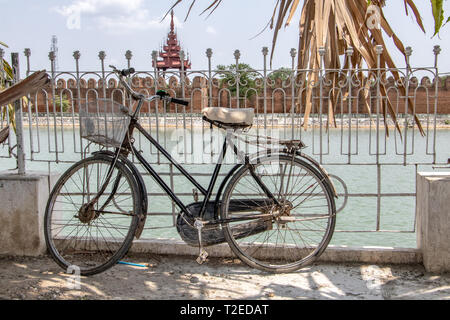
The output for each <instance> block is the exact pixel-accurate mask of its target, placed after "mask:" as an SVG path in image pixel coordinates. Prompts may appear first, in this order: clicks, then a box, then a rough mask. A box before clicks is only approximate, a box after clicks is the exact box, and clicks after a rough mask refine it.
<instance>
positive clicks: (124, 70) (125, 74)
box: [120, 68, 135, 77]
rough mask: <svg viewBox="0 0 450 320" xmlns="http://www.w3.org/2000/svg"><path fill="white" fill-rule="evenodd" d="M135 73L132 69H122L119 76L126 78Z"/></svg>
mask: <svg viewBox="0 0 450 320" xmlns="http://www.w3.org/2000/svg"><path fill="white" fill-rule="evenodd" d="M134 72H135V70H134V68H129V69H123V70H122V71H120V74H121V75H122V76H124V77H128V76H129V75H131V74H133V73H134Z"/></svg>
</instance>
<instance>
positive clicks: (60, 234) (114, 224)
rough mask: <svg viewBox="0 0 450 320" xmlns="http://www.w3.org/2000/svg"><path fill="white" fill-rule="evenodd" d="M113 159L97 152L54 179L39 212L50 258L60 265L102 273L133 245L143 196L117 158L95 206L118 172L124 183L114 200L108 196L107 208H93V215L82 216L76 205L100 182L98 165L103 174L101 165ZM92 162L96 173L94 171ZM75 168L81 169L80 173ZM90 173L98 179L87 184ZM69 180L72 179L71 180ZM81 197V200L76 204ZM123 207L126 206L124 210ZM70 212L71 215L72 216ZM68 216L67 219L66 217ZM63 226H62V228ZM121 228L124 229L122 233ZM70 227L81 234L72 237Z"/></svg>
mask: <svg viewBox="0 0 450 320" xmlns="http://www.w3.org/2000/svg"><path fill="white" fill-rule="evenodd" d="M112 161H113V158H111V157H108V156H105V155H101V154H99V155H94V156H92V157H89V158H86V159H83V160H81V161H79V162H77V163H75V164H74V165H72V166H71V167H70V168H69V169H68V170H67V171H66V172H65V173H64V174H63V175H62V176H61V177H60V178H59V180H58V182H57V183H56V184H55V186H54V188H53V190H52V192H51V194H50V197H49V200H48V202H47V207H46V211H45V216H44V234H45V241H46V244H47V249H48V251H49V253H50V254H51V256H52V258H53V259H54V260H55V262H56V263H57V264H58V265H59V266H61V267H62V268H63V269H65V270H68V268H69V267H71V266H72V269H73V266H76V267H78V268H79V271H80V274H81V275H93V274H97V273H100V272H103V271H105V270H107V269H108V268H110V267H112V266H113V265H115V264H116V263H117V261H118V260H120V259H122V258H123V257H124V256H125V254H126V253H127V252H128V250H129V248H130V247H131V245H132V241H133V237H134V235H135V232H136V228H137V226H138V222H139V217H140V215H141V202H142V201H141V195H140V193H139V192H138V190H139V188H138V185H137V182H136V179H135V177H134V176H133V173H132V172H131V171H130V170H129V169H128V168H127V167H126V166H125V165H124V164H123V163H121V162H120V161H116V163H115V166H114V170H113V173H112V178H111V179H110V181H109V183H108V186H107V189H106V190H105V192H104V194H103V195H102V196H101V197H100V199H99V201H98V202H97V209H99V208H98V207H99V206H100V205H101V204H102V203H101V201H102V200H104V201H105V198H107V197H109V195H111V194H112V191H113V190H110V189H109V188H110V187H111V186H112V185H113V184H114V182H115V180H114V179H115V178H119V174H120V178H119V183H120V182H121V179H124V182H123V183H122V184H121V185H120V186H118V188H117V190H116V193H115V194H114V201H110V202H109V203H108V205H107V206H106V207H105V208H104V209H106V210H110V211H109V212H110V213H103V212H102V213H98V212H96V213H95V216H94V215H93V214H92V215H91V216H89V217H87V218H86V217H83V218H82V214H81V213H80V212H81V211H80V208H81V206H82V205H84V204H86V203H87V202H88V201H89V200H88V199H89V198H90V196H93V195H94V194H96V192H95V189H97V190H98V188H99V187H100V186H101V183H102V182H101V181H100V183H99V178H100V175H101V173H102V171H103V170H102V169H101V167H100V164H102V165H104V166H103V167H104V168H105V171H104V173H105V174H106V168H108V167H109V166H110V165H111V162H112ZM96 164H97V168H96V171H97V174H95V173H94V172H93V171H94V166H95V165H96ZM90 165H92V167H91V169H89V166H90ZM80 170H84V171H82V173H81V176H80ZM89 170H90V171H89ZM99 172H100V174H99ZM75 175H76V178H79V179H80V180H83V181H82V182H81V184H80V185H77V184H76V182H78V181H76V180H74V179H73V178H72V177H74V176H75ZM90 178H92V179H93V180H95V178H96V179H97V181H96V183H95V181H94V183H95V184H93V185H91V186H90V187H89V188H88V187H87V186H89V184H90V181H92V180H91V179H90ZM70 181H72V182H71V184H70V183H69V182H70ZM85 182H86V183H85ZM124 184H126V185H125V186H124ZM85 186H86V187H85ZM92 189H93V190H92ZM127 189H129V191H127ZM62 190H63V191H62ZM86 190H87V191H86ZM122 190H124V192H122ZM80 191H81V192H80ZM108 192H109V194H108ZM102 197H103V198H102ZM118 197H121V198H120V199H119V198H118ZM80 198H81V203H78V201H79V200H80ZM62 200H66V201H62ZM67 200H68V201H67ZM117 202H119V203H121V205H122V207H117V206H115V203H117ZM72 207H73V208H72ZM123 207H126V208H128V209H130V210H128V212H124V211H123ZM112 210H116V211H117V212H115V211H112ZM119 211H120V212H119ZM104 212H107V211H104ZM73 214H75V215H74V216H73V217H71V215H73ZM69 218H70V220H67V219H69ZM89 219H90V220H89ZM119 219H120V220H119ZM88 220H89V221H88ZM64 221H67V224H64ZM64 228H67V229H66V231H64ZM122 230H126V231H123V232H122ZM73 232H75V233H77V235H80V236H81V237H80V236H77V235H73V236H71V234H72V233H73ZM125 232H126V234H125ZM69 237H70V238H69ZM89 237H90V238H89ZM63 245H64V246H63ZM83 245H84V248H83ZM66 251H67V252H66Z"/></svg>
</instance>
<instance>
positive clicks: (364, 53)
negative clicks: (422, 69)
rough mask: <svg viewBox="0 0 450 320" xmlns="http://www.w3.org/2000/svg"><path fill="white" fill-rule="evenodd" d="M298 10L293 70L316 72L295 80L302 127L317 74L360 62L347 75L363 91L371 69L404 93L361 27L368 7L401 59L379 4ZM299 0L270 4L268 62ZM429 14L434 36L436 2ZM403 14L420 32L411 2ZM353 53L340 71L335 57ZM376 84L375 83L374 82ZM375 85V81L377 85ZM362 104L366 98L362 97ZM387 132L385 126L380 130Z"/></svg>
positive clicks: (336, 0) (372, 33)
mask: <svg viewBox="0 0 450 320" xmlns="http://www.w3.org/2000/svg"><path fill="white" fill-rule="evenodd" d="M181 1H182V0H177V1H176V2H175V4H174V5H173V6H172V7H171V8H170V9H169V11H170V10H171V9H172V8H173V7H175V6H176V5H178V4H179V3H180V2H181ZM195 1H196V0H193V1H192V3H191V6H190V8H189V12H190V10H191V8H192V6H193V5H194V3H195ZM221 2H222V0H210V4H209V6H207V8H206V9H204V10H203V12H202V14H203V13H205V12H208V11H209V13H210V14H211V13H212V12H213V11H214V10H216V9H217V7H218V5H219V4H220V3H221ZM302 3H303V5H302V6H301V15H300V21H299V31H300V39H299V44H298V53H299V54H298V61H297V69H299V70H316V71H310V72H306V73H305V72H303V73H301V74H298V75H297V81H298V83H300V84H302V85H303V87H302V88H299V89H298V97H299V101H302V102H304V105H305V110H304V125H305V127H306V125H307V124H308V119H309V117H310V114H311V112H312V108H313V103H312V97H313V90H314V88H313V86H311V85H310V84H311V83H314V82H317V81H318V80H319V74H318V73H319V72H320V69H323V68H325V69H326V70H330V69H331V70H333V69H334V70H341V71H342V72H353V71H351V70H358V69H361V67H362V66H363V63H365V64H366V65H367V68H368V69H369V70H368V72H361V71H360V72H359V73H358V74H352V76H356V77H357V78H358V79H359V80H360V81H361V83H363V84H364V86H365V87H367V88H369V86H368V84H369V82H370V81H373V80H374V79H376V78H377V76H376V75H375V72H376V70H379V69H386V68H389V69H391V73H392V75H393V77H394V79H395V80H397V83H399V84H400V87H399V90H400V93H401V94H404V93H405V92H406V89H405V88H404V87H402V85H401V81H399V80H400V75H399V72H398V71H396V70H395V69H396V66H395V64H394V62H393V60H392V58H391V56H390V54H389V52H388V51H387V50H383V51H382V52H378V53H377V52H376V47H377V46H378V45H381V46H383V47H384V48H386V46H385V42H384V38H383V35H382V32H381V30H380V29H376V28H370V27H369V26H368V25H367V22H368V19H371V18H372V16H371V15H369V14H368V8H369V5H373V6H376V8H377V9H378V11H379V12H380V15H381V19H380V21H379V23H380V26H381V29H382V30H383V31H384V32H385V34H386V35H387V37H388V38H390V39H391V40H392V41H393V43H394V45H395V46H396V48H397V49H398V50H399V51H400V52H401V53H402V54H403V55H404V56H405V59H406V54H405V48H404V45H403V43H402V42H401V41H400V39H399V38H398V37H397V35H396V34H395V33H394V31H393V30H392V28H391V27H390V26H389V23H388V22H387V20H386V18H385V17H384V15H383V7H384V6H385V1H384V0H371V1H368V0H303V1H302ZM300 4H301V2H300V0H278V1H277V2H276V3H275V6H274V10H273V14H272V17H271V19H270V21H269V24H270V28H271V29H273V38H272V51H271V54H270V63H272V59H273V54H274V50H275V44H276V42H277V38H278V32H279V30H280V29H281V27H282V26H283V25H284V26H288V25H289V24H290V23H291V21H292V19H293V17H294V15H295V13H296V12H297V11H298V10H299V8H300ZM431 5H432V9H433V15H434V17H435V34H436V33H437V32H438V31H439V29H440V28H441V26H442V24H443V20H444V16H443V10H442V0H431ZM404 6H405V13H406V15H408V14H409V10H411V11H412V12H413V14H414V17H415V19H416V22H417V24H418V26H419V27H420V29H421V30H422V31H423V32H425V28H424V26H423V22H422V19H421V17H420V12H419V10H418V9H417V7H416V5H415V3H414V1H413V0H404ZM350 47H352V48H353V55H352V56H351V58H350V59H345V63H344V68H342V67H341V63H340V59H339V57H340V55H343V54H345V52H347V49H349V48H350ZM319 48H325V50H326V52H327V53H326V55H325V56H323V57H322V56H320V54H319V52H318V51H319V50H318V49H319ZM338 77H339V73H338V72H335V73H329V74H327V75H326V81H327V83H331V84H332V85H335V84H336V83H337V81H338ZM378 80H380V79H378ZM380 82H381V81H380ZM379 86H380V89H379V92H380V94H381V95H382V99H381V100H382V104H381V106H382V110H378V111H379V112H382V113H383V116H384V117H386V116H387V114H389V115H390V117H391V118H392V120H393V121H394V123H395V125H396V128H397V130H398V131H399V132H400V127H399V125H398V123H397V115H396V112H395V110H394V109H393V106H392V104H391V102H390V101H389V99H388V97H387V96H386V91H387V90H386V88H385V87H384V84H383V83H380V84H379ZM337 97H338V96H337V93H333V94H331V96H330V98H329V101H328V108H327V109H328V117H329V121H333V119H334V112H335V110H334V106H333V104H334V103H336V101H337ZM366 98H367V99H369V98H368V96H367V97H366ZM408 105H409V110H410V112H411V113H413V110H414V107H413V104H412V103H410V101H409V100H408ZM366 108H367V112H368V113H369V114H370V113H371V112H373V110H370V105H369V103H368V102H367V101H366ZM414 119H415V122H416V124H417V126H418V128H419V131H420V132H421V134H424V130H423V128H422V125H421V124H420V121H419V119H418V118H417V116H415V115H414ZM386 129H387V126H386Z"/></svg>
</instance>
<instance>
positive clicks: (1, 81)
mask: <svg viewBox="0 0 450 320" xmlns="http://www.w3.org/2000/svg"><path fill="white" fill-rule="evenodd" d="M0 46H3V47H5V48H8V45H6V44H5V43H3V42H1V41H0ZM0 63H2V66H0V69H1V70H3V71H4V72H0V92H1V91H3V90H5V89H6V87H8V86H9V85H11V84H12V83H13V79H14V74H13V70H12V68H11V66H10V65H9V63H8V62H7V61H6V60H5V59H3V61H0ZM7 115H8V117H9V122H10V124H11V126H12V127H13V129H14V131H15V130H16V122H15V120H14V106H13V105H12V104H8V105H7V106H6V108H4V109H3V110H2V112H1V120H2V121H3V120H4V119H5V118H6V116H7ZM6 130H8V129H6ZM4 137H5V136H4ZM6 137H7V136H6ZM5 139H6V138H5ZM0 142H1V141H0Z"/></svg>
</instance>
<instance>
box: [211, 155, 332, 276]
mask: <svg viewBox="0 0 450 320" xmlns="http://www.w3.org/2000/svg"><path fill="white" fill-rule="evenodd" d="M292 160H293V161H292ZM254 163H255V164H254V167H255V172H256V173H257V174H258V176H259V177H260V178H261V180H263V182H264V184H266V186H267V187H269V190H271V192H272V193H273V194H274V195H275V197H276V198H277V200H278V201H279V202H280V203H283V204H284V205H285V207H286V208H290V207H289V206H292V209H289V217H290V218H289V217H288V213H284V214H280V213H279V212H281V211H282V210H279V212H278V213H277V215H278V216H277V218H276V219H278V220H275V218H274V217H275V216H276V215H275V214H273V213H271V216H270V219H269V218H267V219H266V218H264V219H259V220H257V221H256V222H257V223H255V221H254V220H253V221H246V222H237V223H234V224H232V223H224V224H223V225H222V229H223V231H224V235H225V238H226V240H227V242H228V244H229V246H230V248H231V250H232V251H233V252H234V254H235V255H236V256H237V257H239V258H240V259H241V260H242V261H243V262H245V263H246V264H247V265H249V266H251V267H253V268H257V269H260V270H263V271H268V272H274V273H282V272H292V271H295V270H298V269H300V268H302V267H305V266H307V265H310V264H311V263H313V262H314V261H315V260H316V259H317V258H318V257H319V256H320V255H321V254H322V252H323V251H324V250H325V249H326V247H327V246H328V244H329V242H330V240H331V238H332V235H333V232H334V227H335V222H336V218H335V214H336V206H335V202H334V196H333V192H332V187H331V186H330V185H329V182H328V181H327V180H326V179H325V173H322V172H320V171H319V170H317V169H316V168H314V167H313V166H311V165H310V164H309V163H307V162H306V161H304V160H302V159H301V158H298V157H296V158H293V157H292V155H288V154H279V155H276V156H274V155H272V156H261V157H259V158H257V159H256V161H254ZM277 163H278V164H277ZM280 163H285V169H284V170H285V171H286V169H287V167H288V164H289V163H291V168H290V169H292V168H294V165H292V164H295V168H294V169H296V170H297V171H295V170H294V171H290V172H291V173H292V174H291V179H294V178H292V176H293V175H294V173H295V175H296V178H295V179H296V180H295V182H293V186H292V191H289V192H285V193H284V195H283V192H281V191H280V190H281V189H282V188H279V187H277V181H278V178H274V176H275V177H277V174H273V173H272V174H271V173H266V174H261V172H263V173H264V171H262V170H259V169H260V168H265V167H263V166H264V165H265V166H267V165H270V166H273V165H274V164H275V167H280V168H282V166H279V164H280ZM272 168H273V167H272ZM258 170H259V171H258ZM265 170H266V172H269V171H270V169H269V170H267V168H265ZM258 172H259V173H258ZM296 172H297V173H296ZM301 172H304V173H303V174H302V173H301ZM295 175H294V176H295ZM302 175H303V178H301V179H304V177H309V178H308V179H309V180H305V181H304V182H305V183H304V185H303V186H304V187H305V188H307V189H311V186H312V185H311V183H310V180H313V181H315V182H314V185H317V186H314V188H313V189H312V190H311V191H309V192H308V193H306V191H307V189H306V190H303V189H301V188H300V189H299V191H298V192H303V198H300V199H296V198H294V197H297V198H299V197H300V196H302V195H301V193H300V196H299V193H298V192H297V193H294V190H293V188H294V183H295V184H296V185H298V184H299V183H300V182H301V181H302V180H300V181H299V180H298V179H300V178H299V177H300V176H302ZM279 176H280V180H279V182H280V185H282V179H283V178H282V175H281V169H280V174H279ZM283 176H284V177H285V178H286V177H287V176H285V175H284V174H283ZM247 177H251V174H250V171H249V168H248V167H247V166H243V167H242V168H240V169H239V170H238V171H237V172H236V173H235V174H234V175H233V176H232V178H231V179H230V181H229V182H228V184H227V186H226V188H225V191H224V194H223V198H222V204H221V209H220V212H219V214H220V216H221V218H223V219H228V218H233V217H237V216H238V215H239V214H242V213H239V212H237V213H233V212H232V211H233V208H241V209H239V210H243V209H242V205H241V206H239V205H237V204H244V203H246V205H248V203H249V201H250V202H253V203H255V205H256V206H261V201H266V203H267V207H266V208H262V207H259V208H258V209H257V210H256V209H255V210H254V209H251V208H250V206H249V207H248V208H250V209H248V210H247V211H246V212H245V214H248V212H249V210H250V211H251V210H254V212H251V214H255V213H256V214H258V213H260V212H261V211H264V210H265V211H267V212H270V210H273V209H271V208H273V205H274V204H273V201H269V199H268V198H267V195H266V194H265V193H264V192H263V191H262V190H261V187H259V186H256V187H255V185H253V186H250V184H249V183H248V181H252V180H251V179H246V180H245V181H244V180H243V179H244V178H247ZM268 177H269V178H270V180H269V178H268ZM251 178H252V177H251ZM241 181H242V183H241V184H240V186H241V187H240V189H239V188H237V187H238V186H239V183H240V182H241ZM288 181H289V180H288ZM269 182H275V183H274V185H275V188H273V187H272V188H271V187H270V186H269V184H270V183H269ZM287 184H289V182H287ZM319 186H320V190H318V191H319V192H317V194H316V195H312V196H311V194H314V192H315V189H316V188H317V187H319ZM300 187H301V186H300ZM257 188H259V189H257ZM241 189H242V190H244V189H246V190H247V192H249V195H248V196H247V198H244V196H245V193H244V192H242V191H241ZM283 189H284V187H283ZM249 190H250V191H249ZM286 190H288V186H287V187H286ZM302 190H303V191H302ZM255 191H256V193H255ZM275 191H277V192H278V194H276V192H275ZM258 195H259V198H257V196H258ZM288 195H289V196H290V197H291V198H288V197H287V196H288ZM308 197H310V198H314V197H317V198H316V199H313V200H311V202H312V201H318V200H320V198H321V197H323V198H324V200H322V202H321V203H323V205H322V206H319V203H318V202H316V203H314V205H315V207H317V210H315V209H313V208H308V210H306V208H307V206H305V205H302V206H301V208H299V209H300V210H303V211H302V212H303V213H302V212H300V210H298V209H297V208H298V206H299V205H300V204H302V203H305V201H306V199H307V198H308ZM256 199H258V200H256ZM265 199H266V200H265ZM297 200H303V202H299V201H297ZM291 202H292V203H291ZM257 203H258V204H257ZM294 205H295V206H294ZM311 207H313V206H311ZM322 207H326V210H327V213H326V214H325V213H323V214H322V213H321V210H322ZM294 209H295V212H292V211H293V210H294ZM285 211H286V212H287V211H288V210H285ZM307 211H308V212H307ZM308 215H309V216H310V218H308ZM314 215H316V216H314ZM301 217H306V218H303V224H304V226H303V227H304V229H301V228H298V227H299V225H300V221H301V220H302V218H301ZM289 219H292V220H293V221H291V222H289ZM308 219H309V220H308ZM315 219H317V221H319V220H323V221H325V220H326V223H325V225H324V226H323V227H322V228H321V230H319V231H321V233H320V234H319V233H318V234H317V237H315V238H316V239H313V240H314V243H315V244H313V243H309V244H307V243H306V242H305V240H304V238H306V234H308V236H309V237H312V236H313V234H312V231H314V229H308V227H309V225H310V224H311V222H313V221H315ZM269 220H270V221H269ZM285 221H287V222H285ZM308 221H309V222H308ZM258 222H259V223H258ZM319 222H320V221H319ZM313 224H314V223H313ZM292 226H294V227H296V228H295V229H294V228H293V227H292ZM318 227H320V226H318ZM256 228H259V229H258V230H257V229H256ZM274 228H276V229H275V230H274ZM283 228H284V230H290V232H289V233H287V231H285V232H284V233H282V230H283ZM289 228H290V229H289ZM237 230H239V232H238V231H237ZM243 230H244V231H243ZM275 231H276V232H277V233H276V234H275ZM243 232H244V234H243ZM245 232H246V234H245ZM246 235H247V236H246ZM262 235H263V236H264V237H265V238H264V239H263V241H264V242H263V243H260V242H261V240H260V239H261V236H262ZM274 235H276V239H275V241H274ZM288 238H289V240H290V241H287V239H288ZM297 238H298V239H299V240H301V241H302V242H303V246H301V245H298V242H297V241H296V239H297ZM283 239H284V240H285V241H286V242H285V243H279V242H281V241H283ZM289 242H290V243H289Z"/></svg>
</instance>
